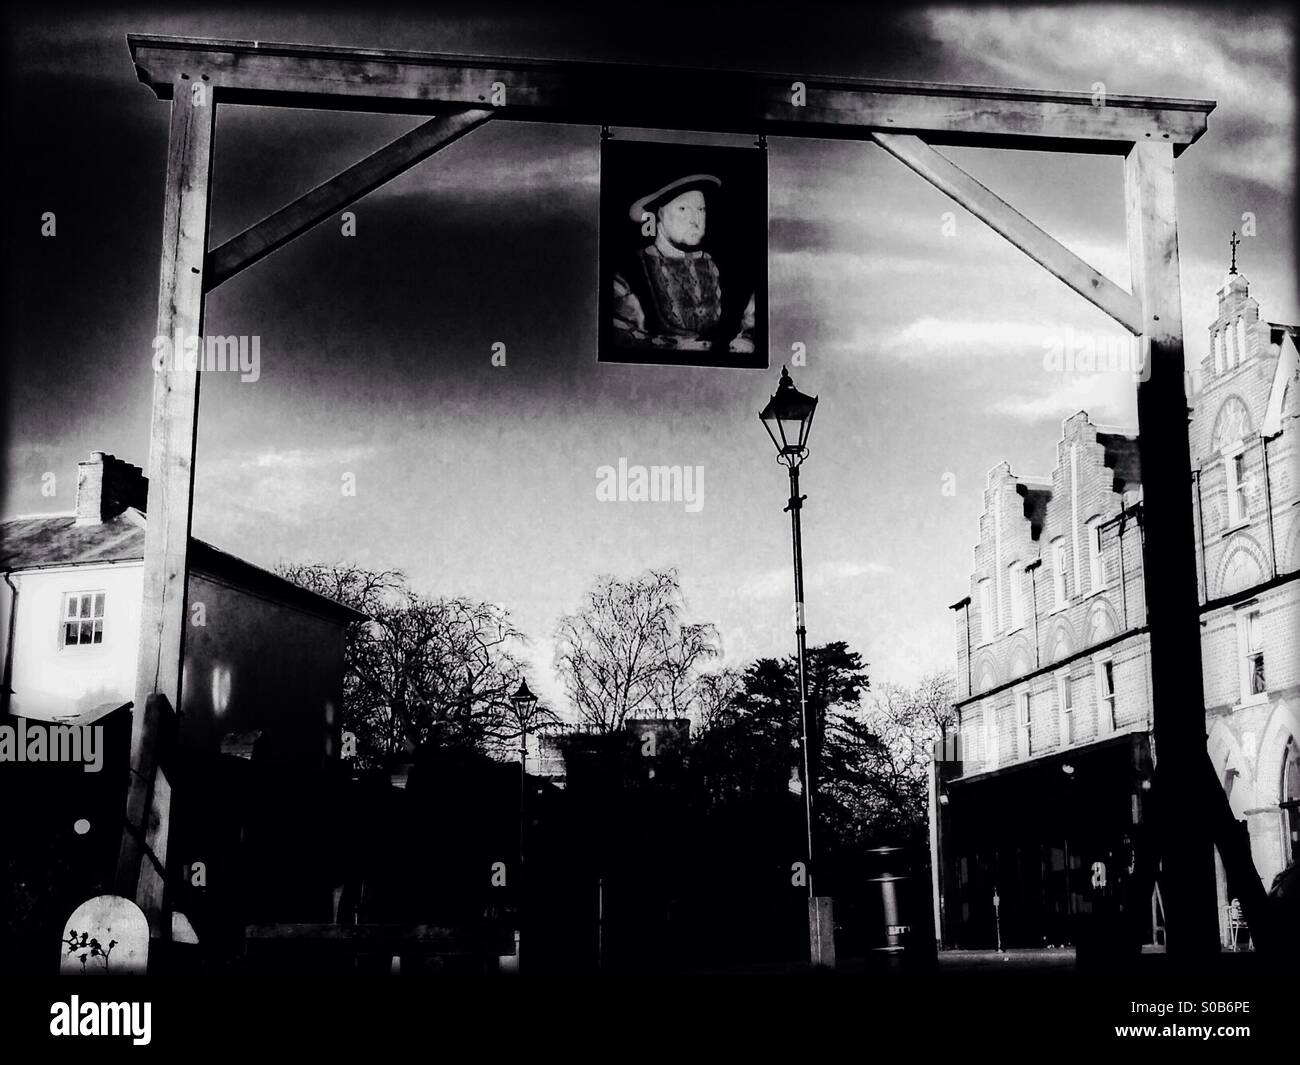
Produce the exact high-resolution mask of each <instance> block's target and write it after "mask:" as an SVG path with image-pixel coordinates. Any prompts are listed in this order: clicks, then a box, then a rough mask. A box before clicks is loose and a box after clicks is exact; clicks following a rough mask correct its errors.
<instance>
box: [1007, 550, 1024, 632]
mask: <svg viewBox="0 0 1300 1065" xmlns="http://www.w3.org/2000/svg"><path fill="white" fill-rule="evenodd" d="M1007 594H1008V595H1009V596H1010V597H1011V599H1010V608H1011V625H1010V631H1011V632H1018V631H1019V630H1020V629H1023V628H1024V627H1025V571H1024V570H1023V569H1022V568H1021V566H1020V563H1019V562H1013V563H1011V565H1010V566H1008V567H1007Z"/></svg>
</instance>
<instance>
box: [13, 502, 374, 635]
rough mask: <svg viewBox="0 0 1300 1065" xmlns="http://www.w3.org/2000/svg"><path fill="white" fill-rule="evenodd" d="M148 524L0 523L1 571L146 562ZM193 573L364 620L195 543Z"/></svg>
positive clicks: (133, 516) (56, 517)
mask: <svg viewBox="0 0 1300 1065" xmlns="http://www.w3.org/2000/svg"><path fill="white" fill-rule="evenodd" d="M145 522H146V518H145V516H144V514H143V513H142V512H141V511H139V510H137V509H136V508H135V507H128V508H127V509H126V510H124V511H123V512H122V513H121V514H118V515H117V516H116V517H113V518H109V519H108V520H107V521H102V522H95V523H92V524H86V525H78V524H77V523H76V518H75V517H74V516H73V515H72V514H48V515H38V516H35V517H29V518H13V519H11V520H9V521H6V522H3V523H0V570H32V569H46V568H49V567H51V566H77V565H88V564H91V563H108V562H141V561H143V560H144V530H145ZM189 562H190V570H191V571H192V572H194V573H198V574H201V575H203V576H208V577H215V578H218V579H220V580H224V581H226V582H227V583H229V584H233V585H235V586H237V587H240V588H243V589H245V590H247V591H251V592H257V593H260V594H262V595H266V596H268V597H269V598H273V599H276V600H278V601H280V602H282V603H286V604H288V605H290V606H297V607H300V608H301V609H303V610H307V611H310V612H311V613H314V614H322V615H324V616H326V617H329V618H333V619H335V620H338V621H341V622H345V623H346V622H350V621H362V620H364V619H365V615H364V614H362V613H360V612H359V611H357V610H353V609H352V608H351V607H349V606H344V605H343V604H342V603H340V602H338V601H337V600H335V599H330V598H329V597H328V596H324V595H319V594H317V593H316V592H311V591H308V590H307V589H306V588H303V587H300V586H299V585H297V584H294V583H293V582H292V581H288V580H285V579H284V578H283V577H280V576H277V575H276V574H274V573H271V572H270V571H269V570H264V569H262V568H261V567H260V566H254V565H253V564H252V563H251V562H245V561H244V560H243V559H242V558H237V557H235V556H234V555H231V554H228V553H227V552H225V551H220V550H218V549H217V548H215V547H213V546H212V545H211V544H206V543H204V542H203V541H202V540H197V539H195V538H193V537H191V538H190V552H189Z"/></svg>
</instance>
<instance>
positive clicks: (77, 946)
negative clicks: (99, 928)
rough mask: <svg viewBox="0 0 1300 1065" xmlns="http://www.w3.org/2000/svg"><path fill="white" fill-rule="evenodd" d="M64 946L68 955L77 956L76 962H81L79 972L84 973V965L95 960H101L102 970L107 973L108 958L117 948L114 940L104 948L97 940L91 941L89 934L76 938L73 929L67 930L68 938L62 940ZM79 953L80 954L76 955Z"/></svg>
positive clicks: (82, 934) (83, 933)
mask: <svg viewBox="0 0 1300 1065" xmlns="http://www.w3.org/2000/svg"><path fill="white" fill-rule="evenodd" d="M64 946H66V947H67V948H68V953H69V954H77V960H78V961H79V962H81V971H82V972H83V973H84V972H85V971H86V963H87V962H88V961H93V960H94V959H95V958H102V959H103V962H104V970H105V972H107V971H108V956H109V955H110V954H112V953H113V948H114V947H115V946H117V940H116V939H110V940H109V941H108V946H107V947H105V946H104V945H103V944H101V943H100V942H99V940H98V939H93V938H92V937H91V935H90V933H89V932H82V933H81V935H80V937H78V935H77V932H76V930H75V929H71V928H70V929H68V938H67V939H66V940H64ZM78 952H80V953H78Z"/></svg>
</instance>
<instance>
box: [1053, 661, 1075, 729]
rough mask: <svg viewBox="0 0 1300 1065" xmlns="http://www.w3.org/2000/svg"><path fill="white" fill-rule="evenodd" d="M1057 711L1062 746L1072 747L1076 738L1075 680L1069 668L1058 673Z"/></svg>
mask: <svg viewBox="0 0 1300 1065" xmlns="http://www.w3.org/2000/svg"><path fill="white" fill-rule="evenodd" d="M1056 713H1057V718H1058V724H1057V732H1058V734H1059V735H1058V739H1059V741H1060V746H1062V747H1071V746H1073V745H1074V740H1075V735H1074V720H1075V713H1074V682H1073V680H1072V679H1071V677H1070V671H1069V670H1068V669H1067V670H1063V671H1062V672H1060V673H1058V674H1056Z"/></svg>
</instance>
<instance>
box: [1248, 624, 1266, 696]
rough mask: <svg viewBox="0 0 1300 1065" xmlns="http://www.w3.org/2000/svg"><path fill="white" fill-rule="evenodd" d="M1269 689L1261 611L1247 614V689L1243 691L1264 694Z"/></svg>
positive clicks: (1251, 693) (1250, 693)
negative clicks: (1265, 671) (1265, 672)
mask: <svg viewBox="0 0 1300 1065" xmlns="http://www.w3.org/2000/svg"><path fill="white" fill-rule="evenodd" d="M1267 691H1268V686H1267V684H1266V683H1265V681H1264V634H1263V631H1262V625H1261V621H1260V616H1259V611H1258V610H1252V611H1251V612H1250V613H1249V614H1247V615H1246V690H1245V692H1244V693H1243V694H1244V695H1245V696H1247V697H1249V696H1251V695H1263V694H1264V693H1265V692H1267Z"/></svg>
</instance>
